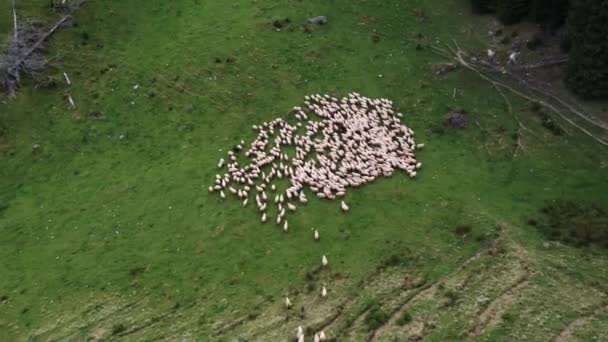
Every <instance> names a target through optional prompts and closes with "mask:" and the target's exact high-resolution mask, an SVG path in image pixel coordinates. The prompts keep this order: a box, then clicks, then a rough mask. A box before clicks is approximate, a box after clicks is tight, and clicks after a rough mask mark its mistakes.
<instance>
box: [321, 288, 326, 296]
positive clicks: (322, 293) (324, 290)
mask: <svg viewBox="0 0 608 342" xmlns="http://www.w3.org/2000/svg"><path fill="white" fill-rule="evenodd" d="M325 297H327V289H326V288H325V286H323V288H322V289H321V298H325Z"/></svg>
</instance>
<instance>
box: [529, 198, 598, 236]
mask: <svg viewBox="0 0 608 342" xmlns="http://www.w3.org/2000/svg"><path fill="white" fill-rule="evenodd" d="M541 214H542V218H539V219H535V220H531V222H534V223H535V225H534V227H536V228H537V229H538V230H539V231H540V232H541V233H542V234H543V235H544V236H545V237H546V238H548V239H550V240H557V241H561V242H563V243H566V244H570V245H573V246H575V247H585V246H599V247H603V248H608V212H607V211H606V210H605V209H603V208H600V207H597V206H593V205H583V204H578V203H574V202H571V201H560V202H557V203H554V204H550V205H547V206H545V207H544V208H542V209H541Z"/></svg>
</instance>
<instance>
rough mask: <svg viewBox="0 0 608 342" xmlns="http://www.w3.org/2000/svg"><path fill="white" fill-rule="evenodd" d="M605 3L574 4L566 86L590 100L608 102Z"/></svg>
mask: <svg viewBox="0 0 608 342" xmlns="http://www.w3.org/2000/svg"><path fill="white" fill-rule="evenodd" d="M607 22H608V0H577V1H574V2H573V4H572V10H571V15H570V19H569V20H568V31H569V35H570V41H571V44H572V47H571V50H570V62H569V64H568V68H567V70H566V83H567V84H568V86H569V87H570V89H572V91H574V92H575V93H576V94H578V95H580V96H582V97H584V98H590V99H602V98H604V99H605V98H608V39H607V37H608V25H606V23H607Z"/></svg>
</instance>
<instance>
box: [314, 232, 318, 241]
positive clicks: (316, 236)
mask: <svg viewBox="0 0 608 342" xmlns="http://www.w3.org/2000/svg"><path fill="white" fill-rule="evenodd" d="M314 237H315V241H319V231H318V230H316V229H315V235H314Z"/></svg>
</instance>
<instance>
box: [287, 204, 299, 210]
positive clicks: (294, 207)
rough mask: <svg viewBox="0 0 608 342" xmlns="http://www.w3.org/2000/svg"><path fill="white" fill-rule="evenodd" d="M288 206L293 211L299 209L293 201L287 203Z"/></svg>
mask: <svg viewBox="0 0 608 342" xmlns="http://www.w3.org/2000/svg"><path fill="white" fill-rule="evenodd" d="M287 208H288V209H289V210H291V211H296V209H297V208H296V206H295V205H293V204H291V203H287Z"/></svg>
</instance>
